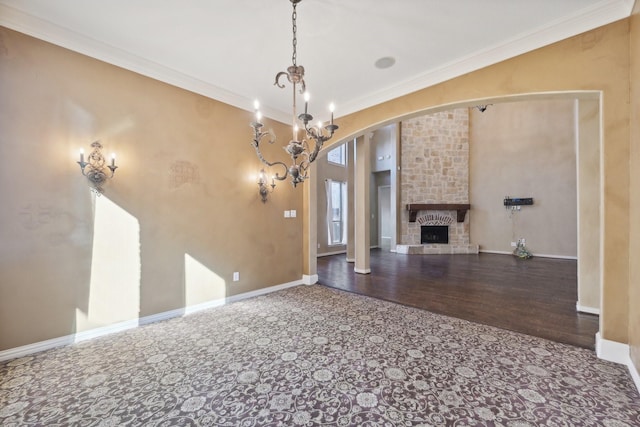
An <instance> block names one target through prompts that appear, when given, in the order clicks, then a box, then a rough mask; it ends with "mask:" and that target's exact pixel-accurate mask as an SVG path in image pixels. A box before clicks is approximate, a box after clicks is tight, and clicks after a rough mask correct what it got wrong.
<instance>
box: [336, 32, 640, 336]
mask: <svg viewBox="0 0 640 427" xmlns="http://www.w3.org/2000/svg"><path fill="white" fill-rule="evenodd" d="M629 45H630V34H629V20H622V21H618V22H616V23H613V24H610V25H606V26H604V27H601V28H597V29H595V30H592V31H589V32H587V33H584V34H581V35H578V36H575V37H571V38H569V39H566V40H564V41H561V42H558V43H555V44H553V45H550V46H547V47H544V48H541V49H537V50H535V51H532V52H529V53H527V54H523V55H520V56H518V57H515V58H512V59H509V60H506V61H503V62H501V63H498V64H495V65H492V66H489V67H486V68H483V69H481V70H478V71H475V72H472V73H469V74H466V75H463V76H460V77H457V78H454V79H451V80H448V81H446V82H443V83H441V84H437V85H434V86H431V87H428V88H425V89H423V90H420V91H417V92H414V93H412V94H409V95H406V96H403V97H401V98H398V99H394V100H391V101H388V102H385V103H382V104H379V105H376V106H374V107H371V108H368V109H366V110H363V111H360V112H357V113H354V114H351V115H348V116H345V117H342V118H340V119H339V120H338V124H339V125H340V131H339V134H338V135H337V137H338V138H337V139H336V140H339V138H344V139H349V138H353V137H354V136H355V135H359V134H362V133H363V132H366V131H369V130H371V129H375V128H377V127H379V126H382V125H384V124H386V123H391V122H395V121H398V120H401V119H402V118H404V117H412V116H417V115H420V114H424V113H425V112H426V111H428V110H431V111H433V110H438V109H439V110H445V109H450V108H453V107H457V106H465V105H466V106H472V105H477V104H479V103H487V102H486V101H492V102H497V101H498V100H500V99H503V100H504V97H510V96H522V97H523V98H526V94H532V93H548V92H571V95H569V97H570V98H581V97H582V96H583V92H582V91H602V117H603V129H602V132H603V138H604V140H603V143H602V152H601V154H602V166H603V169H602V173H603V177H604V178H603V184H602V202H603V203H602V214H603V216H602V226H603V227H602V228H603V235H602V257H601V266H602V273H601V274H602V307H601V331H600V332H601V334H602V337H603V338H604V339H607V340H611V341H617V342H622V343H627V342H628V332H629V318H630V316H629V303H628V299H629V220H630V211H629V102H628V99H629V80H630V79H629ZM585 96H587V97H588V98H591V97H592V96H593V95H592V94H585ZM510 100H514V99H513V98H510ZM480 101H483V102H480ZM634 190H637V189H634ZM634 218H637V213H636V215H635V217H634ZM633 310H634V311H637V310H638V309H637V308H635V307H634V308H633Z"/></svg>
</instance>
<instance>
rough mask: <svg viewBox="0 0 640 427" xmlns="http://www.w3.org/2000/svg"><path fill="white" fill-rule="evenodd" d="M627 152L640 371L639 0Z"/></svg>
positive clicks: (632, 302) (632, 303) (634, 334)
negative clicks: (628, 149) (628, 147)
mask: <svg viewBox="0 0 640 427" xmlns="http://www.w3.org/2000/svg"><path fill="white" fill-rule="evenodd" d="M630 40H631V46H630V50H629V51H630V53H631V55H630V56H631V72H630V75H631V133H630V142H631V155H630V156H629V158H630V159H631V160H630V163H631V164H630V166H631V167H630V170H631V179H630V180H629V182H630V191H629V193H630V194H631V208H630V216H629V218H630V221H629V223H630V230H629V240H630V243H631V244H630V246H629V257H630V259H631V262H630V267H631V268H630V271H629V273H630V280H629V345H630V347H631V360H632V361H633V363H634V365H635V367H636V369H638V371H639V372H638V373H640V262H639V261H640V1H636V5H635V9H634V15H633V16H632V18H631V29H630Z"/></svg>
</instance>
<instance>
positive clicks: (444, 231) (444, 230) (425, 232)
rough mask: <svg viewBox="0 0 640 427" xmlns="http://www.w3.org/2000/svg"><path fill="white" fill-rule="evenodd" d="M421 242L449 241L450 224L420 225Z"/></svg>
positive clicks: (446, 242)
mask: <svg viewBox="0 0 640 427" xmlns="http://www.w3.org/2000/svg"><path fill="white" fill-rule="evenodd" d="M420 243H421V244H425V243H444V244H448V243H449V226H448V225H423V226H422V227H420Z"/></svg>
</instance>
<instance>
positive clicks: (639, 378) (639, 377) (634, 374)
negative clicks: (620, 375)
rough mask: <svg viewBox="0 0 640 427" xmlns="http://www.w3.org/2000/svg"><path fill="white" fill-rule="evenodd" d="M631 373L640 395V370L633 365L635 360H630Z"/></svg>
mask: <svg viewBox="0 0 640 427" xmlns="http://www.w3.org/2000/svg"><path fill="white" fill-rule="evenodd" d="M629 371H631V378H633V382H634V383H635V384H636V388H637V389H638V392H639V393H640V374H639V373H638V368H636V365H634V364H633V360H631V358H629Z"/></svg>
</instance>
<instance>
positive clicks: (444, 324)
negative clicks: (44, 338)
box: [0, 285, 640, 427]
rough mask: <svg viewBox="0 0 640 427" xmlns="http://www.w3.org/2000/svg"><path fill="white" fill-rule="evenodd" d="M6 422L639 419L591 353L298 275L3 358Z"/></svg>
mask: <svg viewBox="0 0 640 427" xmlns="http://www.w3.org/2000/svg"><path fill="white" fill-rule="evenodd" d="M0 424H1V425H3V426H63V425H64V426H69V425H72V426H76V425H77V426H122V425H144V426H234V427H235V426H454V425H455V426H512V427H516V426H517V427H524V426H607V427H619V426H640V396H639V395H638V392H637V390H636V389H635V386H634V384H633V381H632V379H631V377H630V375H629V373H628V371H627V368H626V367H625V366H622V365H616V364H613V363H609V362H605V361H602V360H599V359H597V358H596V357H595V355H594V353H593V352H592V351H589V350H585V349H580V348H576V347H571V346H567V345H562V344H557V343H553V342H549V341H546V340H543V339H539V338H534V337H530V336H526V335H520V334H517V333H513V332H509V331H504V330H500V329H496V328H493V327H489V326H482V325H478V324H474V323H470V322H467V321H463V320H458V319H453V318H449V317H445V316H440V315H435V314H432V313H429V312H426V311H422V310H419V309H414V308H410V307H405V306H400V305H396V304H393V303H389V302H385V301H379V300H375V299H372V298H368V297H364V296H359V295H354V294H349V293H345V292H342V291H338V290H334V289H328V288H325V287H322V286H318V285H315V286H299V287H296V288H291V289H288V290H284V291H280V292H277V293H273V294H269V295H265V296H261V297H257V298H253V299H249V300H245V301H241V302H237V303H234V304H230V305H227V306H223V307H219V308H214V309H211V310H207V311H203V312H200V313H196V314H193V315H190V316H187V317H183V318H176V319H173V320H169V321H165V322H161V323H156V324H152V325H147V326H143V327H140V328H137V329H133V330H129V331H126V332H123V333H119V334H114V335H110V336H107V337H103V338H99V339H95V340H92V341H89V342H84V343H81V344H77V345H73V346H69V347H64V348H59V349H55V350H50V351H46V352H43V353H39V354H36V355H34V356H30V357H24V358H21V359H16V360H13V361H9V362H5V363H2V364H0Z"/></svg>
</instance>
